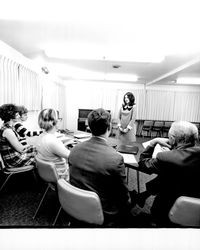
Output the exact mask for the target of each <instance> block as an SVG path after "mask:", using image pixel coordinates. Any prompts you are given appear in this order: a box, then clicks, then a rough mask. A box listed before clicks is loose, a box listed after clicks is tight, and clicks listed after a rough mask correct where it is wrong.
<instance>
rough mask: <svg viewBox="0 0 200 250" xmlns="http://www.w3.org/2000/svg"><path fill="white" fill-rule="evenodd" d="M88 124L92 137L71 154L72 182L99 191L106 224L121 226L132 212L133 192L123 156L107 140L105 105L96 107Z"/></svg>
mask: <svg viewBox="0 0 200 250" xmlns="http://www.w3.org/2000/svg"><path fill="white" fill-rule="evenodd" d="M88 125H89V127H90V130H91V132H92V137H91V139H89V140H88V141H85V142H82V143H80V144H78V145H77V146H75V147H74V148H73V149H72V150H71V153H70V156H69V168H70V182H71V184H72V185H74V186H76V187H79V188H82V189H85V190H90V191H94V192H96V193H97V194H98V195H99V197H100V200H101V204H102V208H103V213H104V225H105V226H117V225H119V226H120V223H121V222H122V221H125V219H126V218H127V217H128V215H129V214H130V195H129V192H128V188H127V185H126V176H125V166H124V161H123V157H122V156H121V155H120V154H119V153H117V151H116V150H115V149H114V148H112V147H111V146H110V145H109V144H108V141H107V139H108V136H109V133H110V126H111V116H110V114H109V113H108V112H107V111H105V110H104V109H96V110H93V111H92V112H90V114H89V115H88ZM125 217H126V218H125Z"/></svg>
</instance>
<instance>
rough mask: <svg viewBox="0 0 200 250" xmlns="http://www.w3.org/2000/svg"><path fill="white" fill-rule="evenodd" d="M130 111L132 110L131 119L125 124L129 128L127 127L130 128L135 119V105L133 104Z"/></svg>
mask: <svg viewBox="0 0 200 250" xmlns="http://www.w3.org/2000/svg"><path fill="white" fill-rule="evenodd" d="M131 112H132V115H131V119H130V122H129V124H128V126H127V128H129V129H132V128H133V127H134V123H135V120H136V106H135V105H134V106H133V108H132V110H131Z"/></svg>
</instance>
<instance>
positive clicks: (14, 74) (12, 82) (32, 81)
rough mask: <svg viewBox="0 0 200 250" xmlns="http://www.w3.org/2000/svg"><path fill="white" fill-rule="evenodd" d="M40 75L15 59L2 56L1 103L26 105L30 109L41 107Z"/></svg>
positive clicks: (0, 77) (0, 66) (0, 76)
mask: <svg viewBox="0 0 200 250" xmlns="http://www.w3.org/2000/svg"><path fill="white" fill-rule="evenodd" d="M38 79H39V78H38V75H37V74H36V73H35V72H33V71H31V70H29V69H27V68H26V67H24V66H22V65H20V64H18V63H16V62H14V61H13V60H11V59H9V58H6V57H4V56H1V58H0V104H4V103H14V104H16V105H24V106H26V107H27V109H28V110H39V109H40V108H41V94H42V91H41V84H40V82H39V80H38Z"/></svg>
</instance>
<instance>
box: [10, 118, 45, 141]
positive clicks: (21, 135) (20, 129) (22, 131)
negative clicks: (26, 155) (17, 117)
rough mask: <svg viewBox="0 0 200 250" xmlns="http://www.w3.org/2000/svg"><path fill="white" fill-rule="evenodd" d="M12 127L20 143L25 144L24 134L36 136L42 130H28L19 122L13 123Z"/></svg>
mask: <svg viewBox="0 0 200 250" xmlns="http://www.w3.org/2000/svg"><path fill="white" fill-rule="evenodd" d="M14 129H15V131H16V132H17V134H18V135H19V141H20V142H21V144H22V145H26V144H27V142H26V136H29V137H31V136H36V135H37V136H38V135H40V134H41V133H42V131H30V130H28V129H27V128H25V127H24V126H23V125H22V124H21V123H20V122H18V123H15V125H14Z"/></svg>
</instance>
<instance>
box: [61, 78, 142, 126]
mask: <svg viewBox="0 0 200 250" xmlns="http://www.w3.org/2000/svg"><path fill="white" fill-rule="evenodd" d="M65 85H66V114H65V115H66V116H65V118H66V128H68V129H70V130H76V129H77V119H78V109H95V108H100V107H102V108H104V109H108V110H111V115H112V117H113V118H114V117H116V116H117V113H116V110H117V109H118V108H116V103H120V105H121V103H122V99H121V98H118V96H119V94H118V92H119V90H123V94H125V93H126V92H127V91H131V90H132V89H133V88H137V89H138V88H140V89H143V86H141V85H136V84H135V85H133V84H132V83H115V82H100V81H99V82H97V81H96V82H95V81H66V82H65ZM118 99H120V100H118Z"/></svg>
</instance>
